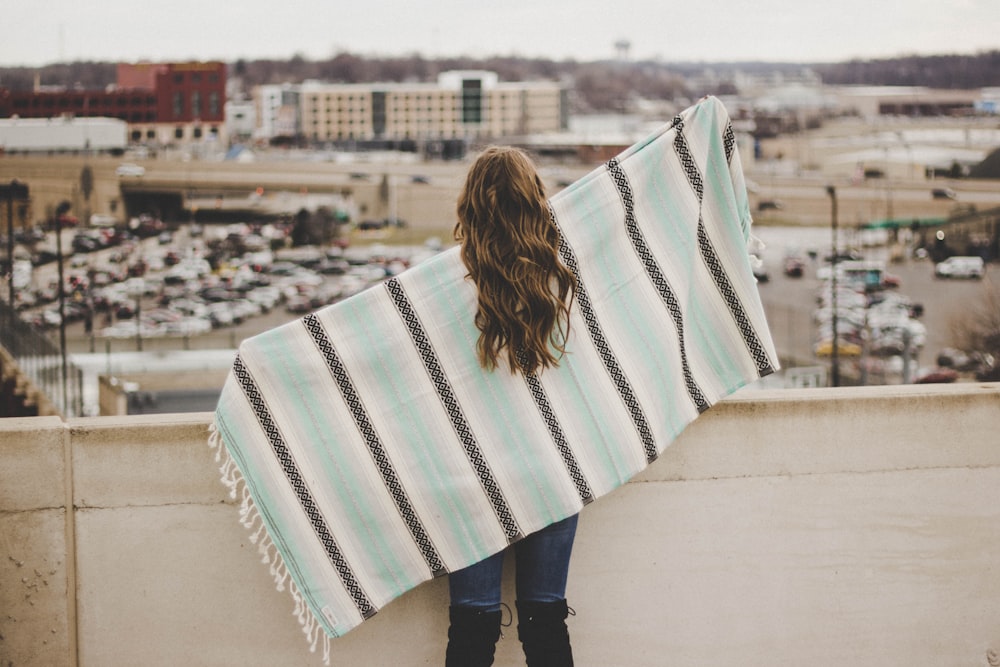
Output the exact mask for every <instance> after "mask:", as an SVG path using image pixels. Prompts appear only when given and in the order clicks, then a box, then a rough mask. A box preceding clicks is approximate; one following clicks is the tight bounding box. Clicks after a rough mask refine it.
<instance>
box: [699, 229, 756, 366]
mask: <svg viewBox="0 0 1000 667" xmlns="http://www.w3.org/2000/svg"><path fill="white" fill-rule="evenodd" d="M698 249H699V250H700V251H701V256H702V259H704V260H705V264H706V265H707V266H708V269H709V271H711V272H712V275H713V276H714V277H715V284H716V286H717V287H718V288H719V292H720V293H721V294H722V298H723V299H725V301H726V305H727V306H729V312H730V314H731V315H732V316H733V321H735V322H736V326H738V327H739V329H740V333H741V334H742V335H743V343H744V344H745V345H746V346H747V351H748V352H749V353H750V356H751V357H752V358H753V360H754V363H755V364H756V365H757V373H758V374H760V376H761V377H763V376H765V375H770V374H771V373H773V372H774V367H773V366H772V365H771V360H770V358H769V357H768V356H767V351H766V350H765V349H764V345H763V344H762V343H761V342H760V337H759V336H758V335H757V330H756V329H754V327H753V324H752V323H751V322H750V318H749V317H747V313H746V309H744V308H743V304H742V303H741V302H740V299H739V297H738V296H737V295H736V290H735V289H733V284H732V283H731V282H730V281H729V276H728V275H727V274H726V270H725V269H724V268H723V267H722V262H721V261H719V256H718V254H717V253H716V251H715V248H714V247H712V241H711V239H709V238H708V232H706V231H705V225H704V223H702V222H701V221H700V220H699V221H698Z"/></svg>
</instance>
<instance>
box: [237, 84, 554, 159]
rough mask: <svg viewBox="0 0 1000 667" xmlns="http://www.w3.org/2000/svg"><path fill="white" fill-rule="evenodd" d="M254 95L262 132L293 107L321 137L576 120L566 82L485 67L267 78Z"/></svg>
mask: <svg viewBox="0 0 1000 667" xmlns="http://www.w3.org/2000/svg"><path fill="white" fill-rule="evenodd" d="M254 97H255V102H256V106H257V118H258V132H257V136H258V138H261V139H269V138H273V137H275V136H280V135H281V134H287V133H288V131H289V129H290V123H289V122H288V121H289V119H290V117H292V116H293V115H294V117H295V121H296V122H295V125H297V127H296V128H295V133H296V134H301V135H302V136H303V137H304V138H306V139H307V140H310V141H316V142H343V141H374V140H392V141H398V140H415V141H424V140H436V139H437V140H440V139H489V138H493V137H509V136H524V135H528V134H538V133H545V132H557V131H560V130H563V129H565V128H566V127H567V123H568V118H567V104H566V90H565V88H563V86H561V85H560V84H559V83H557V82H550V81H532V82H501V81H498V78H497V75H496V74H495V73H493V72H483V71H452V72H444V73H442V74H441V75H439V77H438V80H437V82H436V83H359V84H336V83H322V82H318V81H306V82H304V83H302V84H300V85H297V86H289V85H285V86H260V87H258V88H257V89H256V90H255V92H254ZM290 107H297V109H294V110H293V109H292V108H290Z"/></svg>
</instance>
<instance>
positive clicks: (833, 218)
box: [826, 185, 840, 387]
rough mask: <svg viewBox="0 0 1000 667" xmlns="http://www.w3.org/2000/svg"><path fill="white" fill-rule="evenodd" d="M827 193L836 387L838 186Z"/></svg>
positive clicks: (835, 379) (833, 378)
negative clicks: (831, 249) (828, 199)
mask: <svg viewBox="0 0 1000 667" xmlns="http://www.w3.org/2000/svg"><path fill="white" fill-rule="evenodd" d="M826 194H828V195H830V232H831V237H832V240H831V243H832V245H833V256H832V257H831V262H830V312H831V315H832V317H831V319H830V329H831V333H832V336H833V339H832V341H831V347H830V382H831V384H832V385H833V386H834V387H839V386H840V351H839V345H838V342H837V260H838V259H839V258H838V256H837V255H838V253H837V188H835V187H833V186H832V185H828V186H826Z"/></svg>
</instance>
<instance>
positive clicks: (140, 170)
mask: <svg viewBox="0 0 1000 667" xmlns="http://www.w3.org/2000/svg"><path fill="white" fill-rule="evenodd" d="M115 175H116V176H120V177H133V178H138V177H140V176H145V175H146V168H145V167H143V166H141V165H138V164H132V163H128V162H126V163H125V164H120V165H118V168H117V169H115Z"/></svg>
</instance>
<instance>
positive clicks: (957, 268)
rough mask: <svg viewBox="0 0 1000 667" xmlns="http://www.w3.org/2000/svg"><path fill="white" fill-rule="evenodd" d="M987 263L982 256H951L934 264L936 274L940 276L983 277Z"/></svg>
mask: <svg viewBox="0 0 1000 667" xmlns="http://www.w3.org/2000/svg"><path fill="white" fill-rule="evenodd" d="M985 271H986V264H985V262H983V258H982V257H961V256H955V257H949V258H948V259H946V260H944V261H943V262H938V263H937V264H935V265H934V275H935V276H936V277H938V278H974V279H979V278H982V277H983V273H985Z"/></svg>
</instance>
